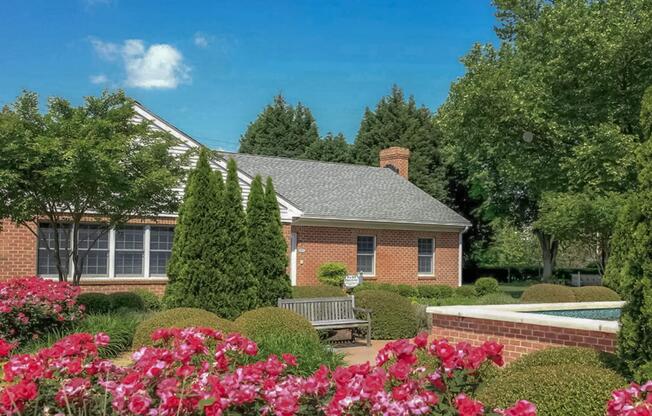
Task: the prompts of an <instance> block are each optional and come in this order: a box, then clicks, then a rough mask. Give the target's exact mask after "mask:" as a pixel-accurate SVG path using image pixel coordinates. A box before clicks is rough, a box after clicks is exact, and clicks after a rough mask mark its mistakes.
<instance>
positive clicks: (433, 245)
mask: <svg viewBox="0 0 652 416" xmlns="http://www.w3.org/2000/svg"><path fill="white" fill-rule="evenodd" d="M419 240H430V241H432V253H431V255H430V256H429V257H430V270H431V272H430V273H423V272H420V271H419V260H420V259H421V257H425V255H424V254H420V253H419ZM435 244H436V243H435V239H434V238H433V237H419V238H417V276H418V277H435V252H436V250H435Z"/></svg>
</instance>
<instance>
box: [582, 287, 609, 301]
mask: <svg viewBox="0 0 652 416" xmlns="http://www.w3.org/2000/svg"><path fill="white" fill-rule="evenodd" d="M573 292H574V293H575V299H576V300H577V301H578V302H606V301H618V300H620V296H619V295H618V293H616V292H614V291H613V290H611V289H609V288H608V287H604V286H584V287H575V288H573Z"/></svg>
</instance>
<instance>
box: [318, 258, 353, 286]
mask: <svg viewBox="0 0 652 416" xmlns="http://www.w3.org/2000/svg"><path fill="white" fill-rule="evenodd" d="M347 273H348V272H347V270H346V264H344V263H340V262H331V263H324V264H322V265H321V266H319V269H317V280H319V281H320V282H321V283H322V284H324V285H329V286H335V287H342V282H344V278H345V277H346V274H347Z"/></svg>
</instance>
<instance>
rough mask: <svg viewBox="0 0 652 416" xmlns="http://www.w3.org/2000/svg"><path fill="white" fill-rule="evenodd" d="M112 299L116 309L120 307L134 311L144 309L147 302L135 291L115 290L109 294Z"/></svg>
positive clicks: (112, 304) (112, 305) (112, 306)
mask: <svg viewBox="0 0 652 416" xmlns="http://www.w3.org/2000/svg"><path fill="white" fill-rule="evenodd" d="M109 298H110V299H111V308H112V310H114V311H117V310H118V309H122V308H124V309H129V310H133V311H144V310H145V302H144V301H143V298H141V297H140V296H139V295H138V294H137V293H134V292H115V293H111V294H110V295H109Z"/></svg>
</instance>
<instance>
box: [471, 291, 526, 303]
mask: <svg viewBox="0 0 652 416" xmlns="http://www.w3.org/2000/svg"><path fill="white" fill-rule="evenodd" d="M476 303H477V304H478V305H510V304H512V303H519V300H518V299H514V298H513V297H511V296H510V295H508V294H507V293H489V294H487V295H483V296H480V297H479V298H478V300H477V302H476Z"/></svg>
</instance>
